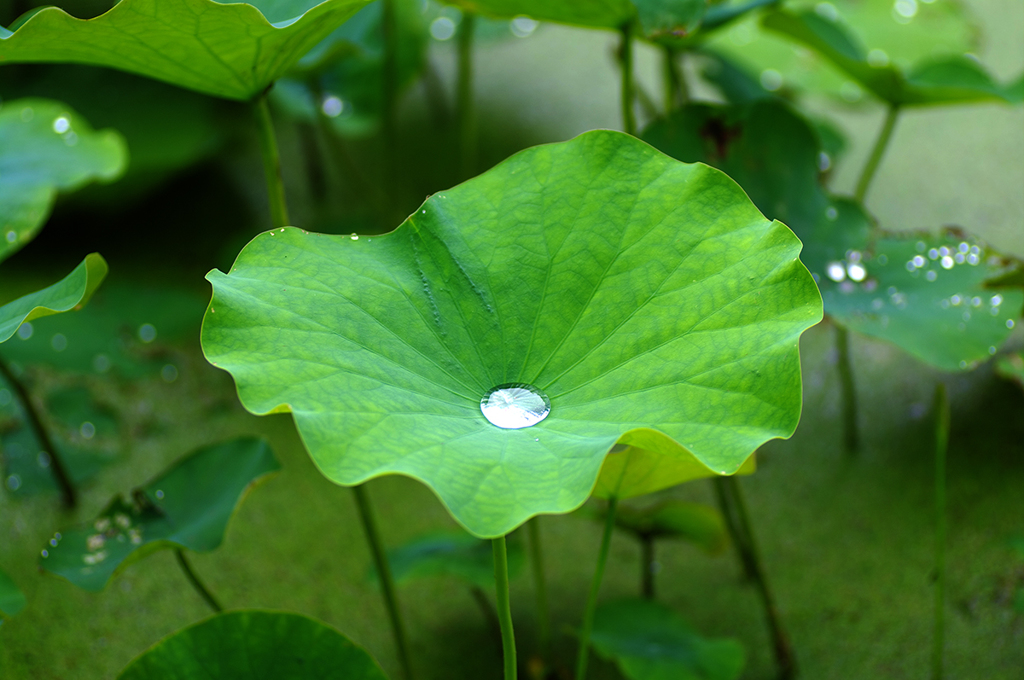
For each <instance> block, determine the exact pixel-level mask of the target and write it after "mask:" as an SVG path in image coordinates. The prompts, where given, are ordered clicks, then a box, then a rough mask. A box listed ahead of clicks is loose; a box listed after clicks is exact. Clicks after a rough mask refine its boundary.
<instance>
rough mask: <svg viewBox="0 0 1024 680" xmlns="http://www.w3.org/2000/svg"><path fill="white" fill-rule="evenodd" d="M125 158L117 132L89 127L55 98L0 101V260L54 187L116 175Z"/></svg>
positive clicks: (25, 234)
mask: <svg viewBox="0 0 1024 680" xmlns="http://www.w3.org/2000/svg"><path fill="white" fill-rule="evenodd" d="M127 161H128V153H127V149H126V147H125V142H124V139H123V138H122V137H121V135H120V134H118V133H117V132H115V131H113V130H103V131H102V132H94V131H93V129H92V128H91V127H90V126H89V123H88V122H87V121H86V120H85V119H84V118H82V117H81V116H80V115H78V114H77V113H75V112H74V111H72V110H71V109H70V108H68V106H67V105H65V104H62V103H61V102H56V101H53V100H50V99H36V98H31V99H16V100H14V101H9V102H4V103H3V105H0V261H3V260H5V259H6V258H8V257H10V256H11V255H13V254H14V252H15V251H17V250H18V249H20V248H21V247H22V246H23V245H25V244H26V243H28V242H29V241H30V240H32V237H33V236H35V235H36V232H38V231H39V229H40V228H41V227H42V226H43V223H44V222H46V218H47V217H48V216H49V214H50V209H51V208H53V202H54V200H55V199H56V197H57V192H58V191H71V190H73V189H77V188H78V187H81V186H82V185H84V184H86V183H88V182H90V181H92V180H101V181H105V182H109V181H111V180H113V179H116V178H117V177H118V176H119V175H120V174H121V173H122V172H123V171H124V169H125V165H126V164H127Z"/></svg>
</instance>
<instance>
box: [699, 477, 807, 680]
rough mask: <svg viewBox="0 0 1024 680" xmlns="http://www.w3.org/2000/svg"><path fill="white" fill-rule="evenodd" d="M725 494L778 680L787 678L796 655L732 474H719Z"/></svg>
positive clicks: (793, 673) (793, 671) (793, 670)
mask: <svg viewBox="0 0 1024 680" xmlns="http://www.w3.org/2000/svg"><path fill="white" fill-rule="evenodd" d="M718 480H721V482H722V485H723V489H724V490H725V491H726V495H727V496H728V497H731V501H732V503H731V504H732V507H733V510H734V511H735V513H736V520H737V528H738V529H739V531H740V533H741V534H742V538H741V540H740V541H739V544H738V545H737V548H738V549H739V550H741V551H742V552H743V555H744V557H743V559H744V561H745V562H746V564H747V573H748V574H751V575H753V577H754V584H755V586H756V587H757V591H758V593H759V594H760V595H761V601H762V602H763V604H764V610H765V616H766V618H767V619H768V628H769V630H770V631H771V635H772V646H773V648H774V651H775V662H776V663H777V664H778V666H779V678H780V680H789V679H790V678H795V677H796V675H797V667H796V657H795V656H794V655H793V648H792V646H791V645H790V642H789V636H788V635H787V634H786V631H785V629H784V628H783V627H782V620H781V618H780V617H779V612H778V609H776V606H775V598H774V597H773V595H772V592H771V589H770V588H769V587H768V579H767V578H766V577H765V573H764V567H763V566H762V562H761V556H760V553H759V551H758V549H757V543H756V541H755V540H754V532H753V530H752V529H751V525H750V515H749V513H748V512H747V503H746V500H745V499H744V498H743V489H742V488H741V487H740V484H739V482H738V481H737V480H736V477H735V476H729V477H719V478H717V479H716V481H718Z"/></svg>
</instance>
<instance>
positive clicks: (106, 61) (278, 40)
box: [0, 0, 369, 100]
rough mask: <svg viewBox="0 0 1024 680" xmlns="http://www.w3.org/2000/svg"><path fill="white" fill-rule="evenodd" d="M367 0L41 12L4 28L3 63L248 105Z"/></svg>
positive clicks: (147, 2) (172, 1) (0, 37)
mask: <svg viewBox="0 0 1024 680" xmlns="http://www.w3.org/2000/svg"><path fill="white" fill-rule="evenodd" d="M368 2H369V0H325V1H324V2H321V3H319V4H317V3H316V2H315V0H257V1H255V2H253V3H251V4H248V3H218V2H213V0H122V2H119V3H118V4H116V5H114V7H113V8H112V9H111V10H109V11H108V12H106V13H105V14H102V15H100V16H98V17H96V18H94V19H76V18H75V17H72V16H70V15H69V14H67V13H66V12H64V11H63V10H61V9H59V8H56V7H48V8H46V9H42V10H40V11H39V12H37V13H36V14H34V15H33V16H32V17H31V18H29V19H28V20H27V21H25V22H24V23H23V24H22V25H20V26H18V27H17V29H16V30H15V31H13V32H11V31H9V30H6V29H0V64H2V63H5V62H6V63H11V64H14V63H32V62H64V63H77V64H92V65H94V66H107V67H110V68H116V69H120V70H122V71H130V72H132V73H137V74H139V75H143V76H147V77H149V78H155V79H157V80H163V81H165V82H168V83H171V84H174V85H178V86H180V87H186V88H189V89H192V90H198V91H199V92H204V93H206V94H210V95H214V96H216V97H225V98H227V99H240V100H247V99H251V98H253V97H255V96H256V95H258V94H260V93H261V92H263V91H264V90H265V89H266V88H267V86H269V85H270V84H271V83H273V82H274V81H275V80H277V79H278V78H279V77H281V76H282V75H284V73H285V72H286V71H288V69H289V68H291V66H292V65H293V64H295V62H297V61H298V60H299V59H300V58H301V57H302V55H304V54H305V53H306V52H308V51H309V50H310V49H312V48H313V46H315V45H316V44H317V43H318V42H320V41H321V40H322V39H323V38H324V37H326V36H327V35H328V34H330V32H331V31H333V30H334V29H335V28H337V27H338V26H339V25H341V24H342V23H344V22H345V21H346V20H348V19H349V18H350V17H351V16H352V15H353V14H355V13H356V12H357V11H359V9H360V8H361V7H363V6H364V5H366V4H367V3H368Z"/></svg>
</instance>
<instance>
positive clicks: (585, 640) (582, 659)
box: [576, 496, 619, 680]
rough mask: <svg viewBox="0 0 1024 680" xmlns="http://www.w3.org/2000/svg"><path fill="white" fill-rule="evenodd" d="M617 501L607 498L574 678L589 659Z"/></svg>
mask: <svg viewBox="0 0 1024 680" xmlns="http://www.w3.org/2000/svg"><path fill="white" fill-rule="evenodd" d="M618 503H619V500H618V499H617V498H616V497H614V496H612V497H611V498H610V499H608V514H607V515H606V516H605V520H604V535H603V536H601V552H599V553H598V555H597V567H596V568H595V569H594V578H593V580H592V581H591V582H590V594H589V595H587V608H586V610H585V611H584V613H583V624H582V626H581V627H580V649H579V653H578V654H577V656H576V680H584V679H585V678H586V677H587V662H588V661H589V660H590V633H591V631H592V630H593V629H594V612H596V611H597V594H598V592H600V590H601V579H602V578H603V577H604V566H605V564H606V563H607V562H608V549H609V547H610V546H611V543H612V533H613V532H614V530H615V508H616V507H617V506H618Z"/></svg>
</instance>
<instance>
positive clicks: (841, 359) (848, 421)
mask: <svg viewBox="0 0 1024 680" xmlns="http://www.w3.org/2000/svg"><path fill="white" fill-rule="evenodd" d="M836 352H837V353H838V355H839V356H838V364H839V383H840V389H841V390H842V397H841V398H842V408H843V450H845V451H846V453H847V454H854V453H857V451H859V450H860V429H859V428H858V427H857V420H858V418H857V411H858V407H857V385H856V383H855V382H854V379H853V360H852V359H851V357H850V331H848V330H846V329H845V328H843V327H842V326H836Z"/></svg>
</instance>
